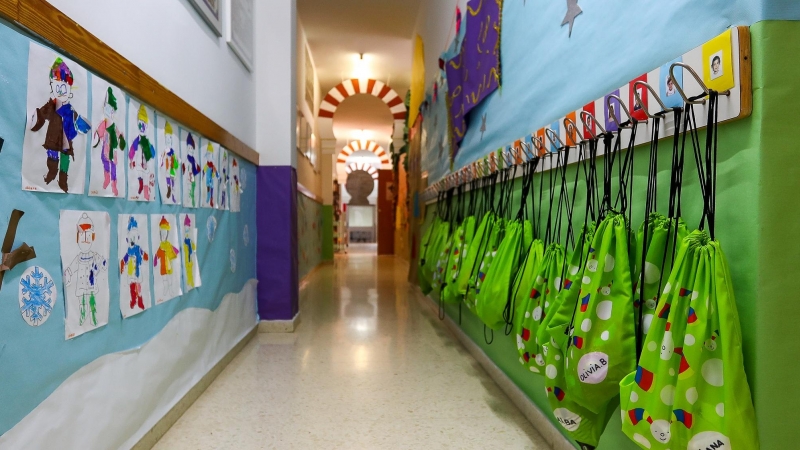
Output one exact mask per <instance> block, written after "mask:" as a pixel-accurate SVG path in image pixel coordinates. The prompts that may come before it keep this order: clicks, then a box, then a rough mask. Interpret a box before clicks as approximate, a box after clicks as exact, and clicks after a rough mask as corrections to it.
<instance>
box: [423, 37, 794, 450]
mask: <svg viewBox="0 0 800 450" xmlns="http://www.w3.org/2000/svg"><path fill="white" fill-rule="evenodd" d="M751 33H752V56H753V97H754V98H753V101H754V102H753V103H754V108H753V114H752V115H751V116H750V117H749V118H746V119H743V120H739V121H736V122H732V123H729V124H724V125H720V127H719V155H718V185H717V222H716V224H717V225H716V228H717V232H716V233H717V239H718V240H719V241H720V242H721V243H722V247H723V249H724V251H725V253H726V256H727V257H728V260H729V263H730V268H731V273H732V276H733V282H734V289H735V293H736V301H737V305H738V308H739V314H740V321H741V328H742V334H743V339H744V349H743V351H744V361H745V369H746V371H747V374H748V380H749V382H750V387H751V391H752V392H753V395H754V400H755V406H756V414H757V420H758V428H759V434H760V438H761V443H762V447H761V448H762V449H764V450H772V449H789V448H797V445H796V438H794V430H793V425H794V424H796V423H798V417H797V413H796V410H797V408H798V406H797V405H800V377H797V371H798V370H800V367H799V366H798V364H797V359H798V357H800V327H798V326H797V321H798V319H800V302H798V301H797V300H796V299H795V298H793V297H792V296H790V295H787V293H789V292H793V289H792V287H793V286H792V282H793V281H794V280H796V279H797V278H798V277H800V267H798V266H797V264H796V262H795V260H796V259H797V258H798V256H800V246H798V244H797V242H798V237H800V205H799V203H800V164H798V161H797V152H795V151H792V150H793V149H795V148H796V144H795V142H794V140H795V137H794V136H793V131H794V130H795V129H796V128H797V127H796V126H795V125H794V124H792V123H790V122H789V121H790V120H795V119H794V118H795V117H796V115H797V112H796V111H797V110H796V105H797V104H800V88H799V87H798V86H800V64H797V63H796V62H795V58H796V56H797V50H798V48H800V22H778V21H768V22H759V23H757V24H755V25H753V26H752V28H751ZM700 138H701V142H702V140H704V139H705V133H701V135H700ZM671 148H672V147H671V141H669V140H668V141H662V142H661V147H660V156H659V169H660V170H659V196H658V201H659V210H660V211H662V212H665V211H666V208H667V201H668V182H669V168H670V158H671ZM647 159H648V149H647V148H644V147H640V148H637V149H636V153H635V182H634V183H635V184H634V189H635V194H634V199H633V204H632V205H633V208H634V218H638V219H634V225H635V226H636V227H638V226H639V224H640V223H641V218H642V217H643V214H644V209H643V208H644V193H645V192H646V181H647V170H646V169H647ZM598 166H599V169H600V170H601V171H602V167H601V163H600V162H598ZM574 174H575V171H574V170H570V178H572V177H574ZM538 183H539V180H538V179H537V180H536V185H537V186H538ZM516 189H517V190H519V185H517V187H516ZM579 191H582V189H581V188H580V184H579ZM547 196H548V194H547V191H545V198H547ZM516 198H517V199H518V198H519V196H518V195H517V196H516ZM583 202H584V195H583V193H582V192H579V194H578V198H577V205H582V204H583ZM516 203H517V204H518V200H516ZM433 210H434V208H432V207H430V208H428V216H429V217H428V220H430V217H431V215H432V212H433ZM515 212H516V211H515ZM683 212H684V214H683V217H684V219H685V220H686V222H687V224H689V225H690V226H692V227H696V226H697V225H698V224H699V219H700V215H701V213H702V198H701V196H700V190H699V186H698V178H697V172H696V168H695V165H694V160H693V158H692V157H691V155H690V154H687V163H686V167H685V174H684V187H683ZM574 220H575V221H576V222H575V223H580V224H582V223H583V208H582V207H580V208H578V207H576V214H575V218H574ZM446 312H447V314H448V315H449V316H450V317H451V318H453V319H454V320H456V321H458V317H459V307H458V305H448V306H447V308H446ZM461 315H462V322H461V327H462V328H463V329H464V331H465V332H466V333H467V334H468V335H469V336H470V337H471V338H472V339H473V340H474V341H475V342H476V343H478V344H479V345H480V346H481V348H482V349H483V350H484V351H485V352H486V354H487V355H488V356H489V357H490V358H492V360H493V361H494V362H495V363H496V364H497V365H498V367H500V368H501V369H502V370H503V371H504V372H505V373H506V375H508V376H509V378H511V379H512V380H513V381H514V382H515V383H516V384H517V385H518V386H519V387H520V388H521V389H522V390H523V391H524V392H525V393H526V394H527V395H528V396H529V397H530V398H531V400H532V401H533V402H534V403H535V404H536V405H538V406H539V408H540V409H541V410H542V411H544V412H545V413H546V414H547V415H548V416H549V417H550V419H551V420H552V421H553V423H554V425H555V426H556V427H557V428H559V429H560V427H559V426H558V425H557V424H556V421H555V420H554V419H553V416H552V414H551V413H550V408H549V405H548V403H547V397H546V395H545V390H544V383H543V381H542V378H541V377H540V376H539V375H534V374H531V373H530V372H529V371H526V370H524V368H523V367H522V366H521V365H520V364H519V361H518V355H517V351H516V344H515V342H514V339H513V338H512V337H511V336H504V335H503V334H502V333H495V336H494V342H493V343H492V344H491V345H487V344H486V343H485V341H484V336H483V332H484V329H483V324H482V323H481V322H480V320H479V319H478V318H477V317H476V316H474V315H473V314H472V313H470V312H469V310H468V309H467V308H462V311H461ZM612 417H613V418H612V420H611V422H610V423H609V425H608V427H607V429H606V432H605V434H604V435H603V438H602V440H601V442H600V446H599V447H598V448H599V449H600V450H628V449H630V450H634V449H636V448H638V447H637V446H636V445H635V444H634V443H633V442H632V441H630V440H629V439H628V438H627V437H626V436H625V435H624V434H622V432H621V425H620V416H619V414H615V415H613V416H612Z"/></svg>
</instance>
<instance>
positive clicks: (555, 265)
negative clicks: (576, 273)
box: [515, 243, 564, 373]
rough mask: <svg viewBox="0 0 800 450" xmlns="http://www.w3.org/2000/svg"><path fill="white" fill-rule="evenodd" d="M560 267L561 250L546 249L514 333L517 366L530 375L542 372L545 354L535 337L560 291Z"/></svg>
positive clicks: (561, 267)
mask: <svg viewBox="0 0 800 450" xmlns="http://www.w3.org/2000/svg"><path fill="white" fill-rule="evenodd" d="M563 266H564V248H563V247H562V246H561V245H560V244H557V243H552V244H550V245H548V246H547V250H545V252H544V256H543V257H542V264H541V265H540V266H539V272H538V273H537V274H536V276H535V277H534V280H533V283H532V284H531V285H530V286H531V287H530V289H529V291H528V292H529V295H528V297H527V299H525V302H524V305H523V307H522V309H521V313H522V315H521V317H520V320H519V321H518V322H517V327H516V330H515V331H516V335H517V350H518V351H519V353H520V362H521V363H522V364H523V365H525V366H526V367H528V369H529V370H530V371H531V372H533V373H541V372H542V370H544V365H545V364H544V354H543V353H542V347H541V342H540V341H539V340H538V339H537V334H538V332H539V327H540V325H541V323H542V321H543V320H544V319H545V318H546V317H547V315H548V311H549V309H550V307H551V305H552V304H555V299H556V297H557V296H558V291H559V289H560V287H561V274H562V270H563Z"/></svg>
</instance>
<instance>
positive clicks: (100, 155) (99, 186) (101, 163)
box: [89, 77, 127, 198]
mask: <svg viewBox="0 0 800 450" xmlns="http://www.w3.org/2000/svg"><path fill="white" fill-rule="evenodd" d="M126 107H127V103H126V102H125V94H124V93H123V92H122V91H121V90H120V89H119V88H118V87H116V86H112V85H110V84H109V83H108V82H106V81H105V80H103V79H100V78H96V77H95V78H93V79H92V119H93V120H94V121H95V124H94V133H93V134H92V150H91V155H92V163H91V168H90V170H89V195H94V196H98V197H120V198H124V197H125V183H117V179H118V176H117V171H119V172H121V174H122V175H123V176H122V179H125V177H124V174H125V150H126V148H127V144H126V142H125V134H124V133H123V131H124V130H125V115H126V109H125V108H126Z"/></svg>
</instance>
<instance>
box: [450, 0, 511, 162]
mask: <svg viewBox="0 0 800 450" xmlns="http://www.w3.org/2000/svg"><path fill="white" fill-rule="evenodd" d="M502 8H503V0H470V1H469V2H468V3H467V14H466V16H467V24H466V33H465V36H464V42H463V43H462V45H461V52H460V53H459V54H458V55H457V56H455V57H454V58H453V59H451V60H449V61H447V64H446V67H445V70H446V72H447V86H448V97H449V99H448V100H449V101H450V117H451V120H452V126H453V152H454V155H453V156H455V152H457V151H458V146H459V144H460V143H461V141H462V140H463V139H464V135H465V134H466V132H467V122H466V115H467V114H468V113H469V112H470V111H471V110H472V108H474V107H475V106H477V105H478V104H479V103H480V102H481V101H482V100H483V99H484V98H486V97H487V96H488V95H489V94H491V93H492V92H494V91H495V90H496V89H497V88H498V87H499V86H500V11H501V10H502Z"/></svg>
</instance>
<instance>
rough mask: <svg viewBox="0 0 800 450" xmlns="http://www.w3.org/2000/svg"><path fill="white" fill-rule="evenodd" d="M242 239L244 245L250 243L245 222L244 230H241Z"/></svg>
mask: <svg viewBox="0 0 800 450" xmlns="http://www.w3.org/2000/svg"><path fill="white" fill-rule="evenodd" d="M242 240H243V241H244V246H245V247H247V246H248V245H250V227H248V226H247V224H244V230H242Z"/></svg>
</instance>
